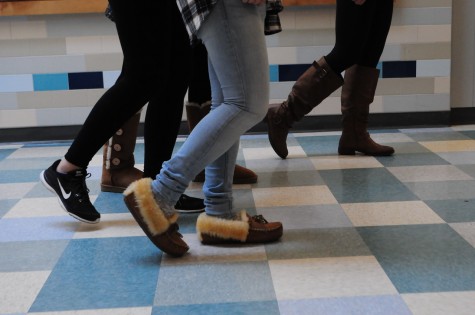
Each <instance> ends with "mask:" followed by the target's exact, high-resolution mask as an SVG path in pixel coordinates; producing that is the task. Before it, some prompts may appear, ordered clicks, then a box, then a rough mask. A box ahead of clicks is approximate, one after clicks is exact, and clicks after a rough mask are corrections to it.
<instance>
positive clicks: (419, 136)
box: [409, 130, 469, 141]
mask: <svg viewBox="0 0 475 315" xmlns="http://www.w3.org/2000/svg"><path fill="white" fill-rule="evenodd" d="M409 136H410V137H411V138H412V139H414V140H415V141H450V140H469V137H467V136H466V135H464V134H463V133H461V132H457V131H449V130H445V131H442V130H441V131H439V130H437V131H428V132H417V133H411V134H409Z"/></svg>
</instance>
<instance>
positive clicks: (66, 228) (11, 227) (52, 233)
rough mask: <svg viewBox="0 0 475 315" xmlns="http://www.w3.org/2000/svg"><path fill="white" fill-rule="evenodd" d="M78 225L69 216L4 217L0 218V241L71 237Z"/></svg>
mask: <svg viewBox="0 0 475 315" xmlns="http://www.w3.org/2000/svg"><path fill="white" fill-rule="evenodd" d="M38 211H41V209H38ZM78 226H79V223H78V221H76V220H75V219H73V218H72V217H69V216H59V217H37V218H21V219H20V218H15V219H13V218H12V219H5V218H4V219H2V220H0V242H20V241H40V240H63V239H71V238H72V235H73V234H74V233H75V232H76V229H77V228H78Z"/></svg>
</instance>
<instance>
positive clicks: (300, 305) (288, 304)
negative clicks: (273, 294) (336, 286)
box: [279, 295, 412, 315]
mask: <svg viewBox="0 0 475 315" xmlns="http://www.w3.org/2000/svg"><path fill="white" fill-rule="evenodd" d="M279 309H280V314H281V315H293V314H299V315H412V313H411V311H410V310H409V308H408V307H407V305H406V304H405V303H404V301H403V300H402V298H401V297H399V296H392V295H382V296H356V297H338V298H326V299H312V300H295V301H280V302H279Z"/></svg>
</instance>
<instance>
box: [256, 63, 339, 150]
mask: <svg viewBox="0 0 475 315" xmlns="http://www.w3.org/2000/svg"><path fill="white" fill-rule="evenodd" d="M342 84H343V78H342V77H341V75H340V74H338V73H335V72H334V71H333V70H332V69H331V68H330V66H329V65H328V64H327V62H326V61H325V58H324V57H322V58H320V60H318V61H314V62H313V65H312V66H311V67H310V68H308V69H307V70H306V71H305V72H304V73H303V74H302V75H301V76H300V77H299V79H298V80H297V82H295V84H294V86H293V87H292V91H291V92H290V94H289V96H288V97H287V100H286V101H284V102H283V103H282V104H279V105H274V106H272V107H270V108H269V110H268V111H267V116H266V118H264V121H265V122H267V127H268V133H269V141H270V144H271V146H272V148H273V149H274V151H275V153H277V155H278V156H280V157H281V158H282V159H285V158H286V157H287V155H288V154H289V151H288V149H287V143H286V140H287V135H288V134H289V129H290V128H291V127H292V125H293V123H294V122H296V121H299V120H300V119H302V118H303V117H304V116H305V115H306V114H308V113H309V112H310V111H311V110H312V109H313V108H314V107H316V106H317V105H318V104H320V103H321V102H322V101H323V100H324V99H326V98H327V97H328V96H329V95H330V94H331V93H333V92H334V91H335V90H336V89H338V88H339V87H340V86H342Z"/></svg>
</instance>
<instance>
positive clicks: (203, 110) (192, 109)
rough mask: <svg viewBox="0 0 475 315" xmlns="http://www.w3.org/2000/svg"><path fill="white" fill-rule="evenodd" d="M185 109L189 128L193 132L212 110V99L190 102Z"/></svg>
mask: <svg viewBox="0 0 475 315" xmlns="http://www.w3.org/2000/svg"><path fill="white" fill-rule="evenodd" d="M185 109H186V120H187V122H188V129H189V130H190V132H191V131H192V130H193V129H194V128H195V126H196V125H197V124H198V123H199V122H200V121H201V119H203V118H204V117H205V116H206V115H208V113H209V111H210V110H211V101H207V102H204V103H202V104H198V103H194V102H189V103H187V104H186V105H185Z"/></svg>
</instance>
